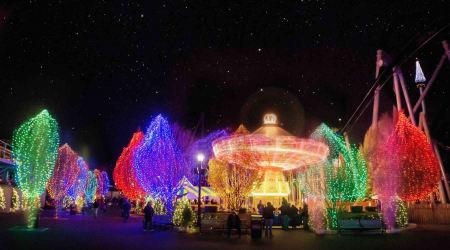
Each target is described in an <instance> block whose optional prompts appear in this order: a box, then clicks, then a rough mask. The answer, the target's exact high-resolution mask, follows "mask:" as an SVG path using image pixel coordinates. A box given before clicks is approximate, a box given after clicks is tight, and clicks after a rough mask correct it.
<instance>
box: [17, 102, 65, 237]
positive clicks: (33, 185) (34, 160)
mask: <svg viewBox="0 0 450 250" xmlns="http://www.w3.org/2000/svg"><path fill="white" fill-rule="evenodd" d="M58 144H59V134H58V124H57V122H56V120H55V119H53V117H51V115H50V114H49V113H48V111H47V110H43V111H42V112H40V113H39V114H38V115H37V116H35V117H33V118H31V119H30V120H28V121H26V122H25V123H24V124H22V125H21V126H20V127H19V128H18V129H17V130H16V131H14V135H13V142H12V149H13V155H14V159H15V162H16V164H17V182H18V185H19V188H20V190H21V191H22V194H23V196H24V197H25V199H26V202H27V204H28V206H29V208H30V209H29V210H28V214H27V223H28V228H35V227H37V226H38V221H39V220H38V218H39V214H38V211H39V197H40V196H41V195H42V193H43V192H44V191H45V188H46V186H47V182H48V180H49V179H50V177H51V176H52V173H53V169H54V167H55V161H56V157H57V155H58Z"/></svg>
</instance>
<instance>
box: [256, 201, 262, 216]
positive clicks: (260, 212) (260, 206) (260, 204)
mask: <svg viewBox="0 0 450 250" xmlns="http://www.w3.org/2000/svg"><path fill="white" fill-rule="evenodd" d="M257 208H258V214H260V215H262V214H263V210H264V205H263V203H262V201H261V200H259V203H258V206H257Z"/></svg>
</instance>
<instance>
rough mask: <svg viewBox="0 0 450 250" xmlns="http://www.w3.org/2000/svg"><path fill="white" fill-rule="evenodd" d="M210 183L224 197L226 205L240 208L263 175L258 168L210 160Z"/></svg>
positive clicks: (234, 208)
mask: <svg viewBox="0 0 450 250" xmlns="http://www.w3.org/2000/svg"><path fill="white" fill-rule="evenodd" d="M208 164H209V173H208V183H209V184H210V185H211V187H212V188H213V189H214V191H215V192H216V194H217V195H218V196H219V197H220V199H222V201H223V203H224V204H225V207H226V208H228V209H231V210H238V209H239V208H240V207H241V206H242V204H243V203H244V201H245V198H246V197H248V195H249V194H250V192H251V191H252V189H253V188H254V187H258V186H259V185H260V184H261V181H262V177H263V175H262V174H261V173H260V172H259V171H258V170H256V169H251V168H247V167H241V166H237V165H235V164H228V163H226V162H222V161H220V160H217V159H214V158H213V159H211V160H209V163H208Z"/></svg>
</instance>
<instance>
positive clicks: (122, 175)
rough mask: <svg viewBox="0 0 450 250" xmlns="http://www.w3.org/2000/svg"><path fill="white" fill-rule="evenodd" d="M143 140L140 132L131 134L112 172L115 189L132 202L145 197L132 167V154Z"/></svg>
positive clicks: (142, 134)
mask: <svg viewBox="0 0 450 250" xmlns="http://www.w3.org/2000/svg"><path fill="white" fill-rule="evenodd" d="M143 139H144V133H142V132H141V131H138V132H136V133H134V134H133V137H132V138H131V140H130V143H129V144H128V146H127V147H126V148H124V149H123V150H122V153H121V154H120V156H119V159H117V162H116V166H115V168H114V172H113V179H114V182H115V184H116V187H117V189H119V190H121V191H122V193H123V194H124V195H125V196H126V197H128V198H129V199H132V200H136V199H141V198H143V197H144V196H145V191H144V190H143V189H142V187H141V186H140V185H139V183H138V181H137V177H136V172H135V170H134V168H133V165H132V159H133V157H134V153H135V152H136V150H137V148H138V147H139V145H140V144H141V143H142V141H143Z"/></svg>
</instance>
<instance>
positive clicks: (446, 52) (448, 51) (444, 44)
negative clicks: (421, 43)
mask: <svg viewBox="0 0 450 250" xmlns="http://www.w3.org/2000/svg"><path fill="white" fill-rule="evenodd" d="M442 47H444V50H445V54H446V55H447V58H448V62H450V49H449V47H448V42H447V40H444V41H442Z"/></svg>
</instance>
